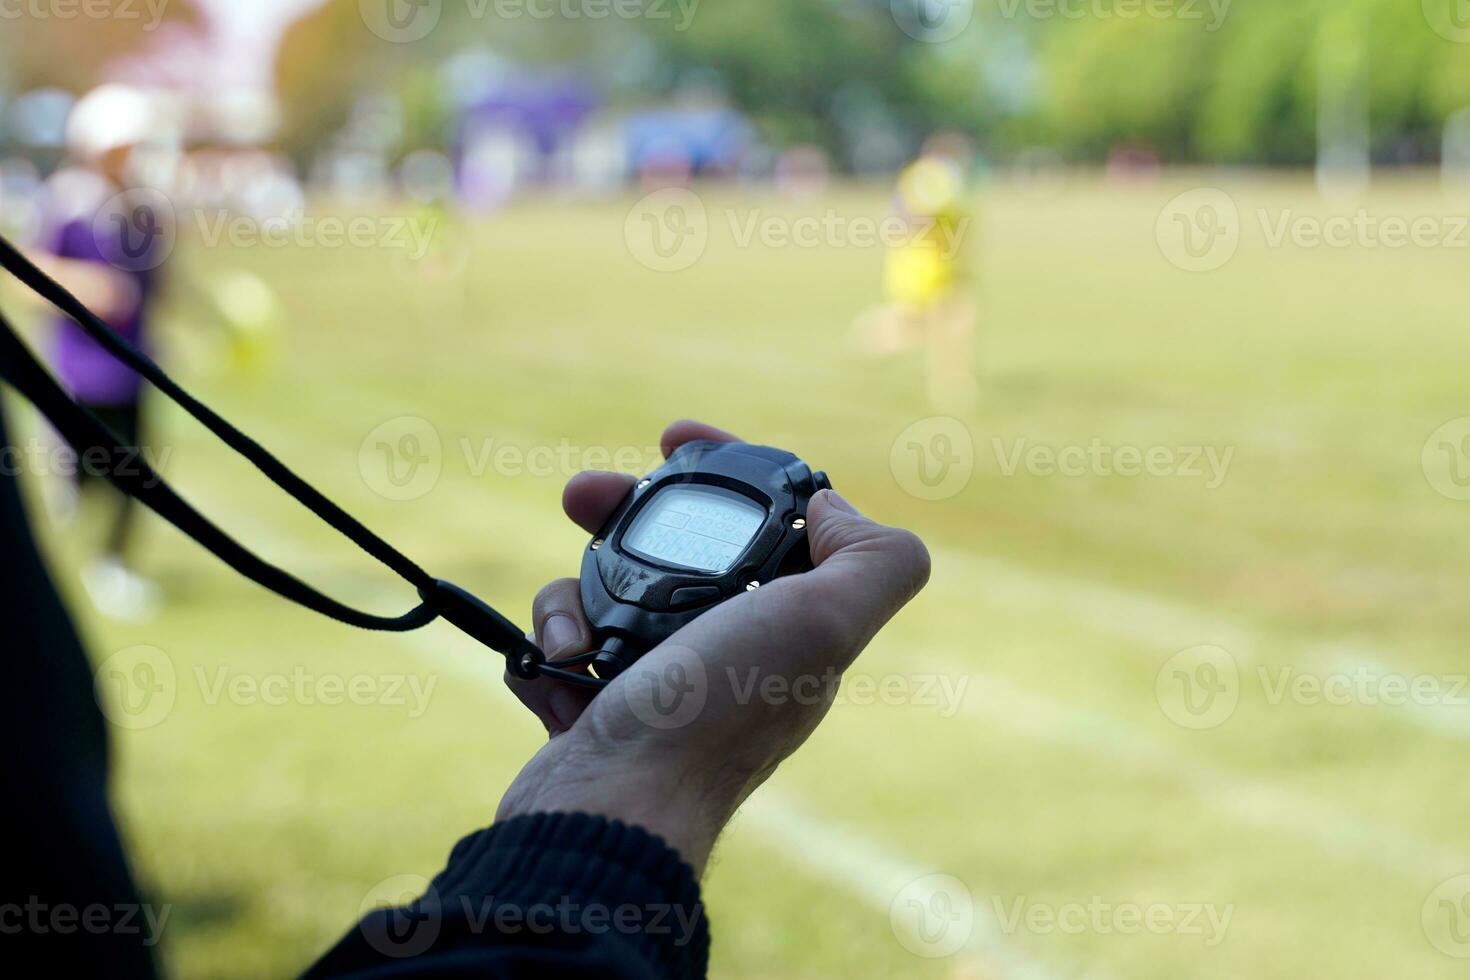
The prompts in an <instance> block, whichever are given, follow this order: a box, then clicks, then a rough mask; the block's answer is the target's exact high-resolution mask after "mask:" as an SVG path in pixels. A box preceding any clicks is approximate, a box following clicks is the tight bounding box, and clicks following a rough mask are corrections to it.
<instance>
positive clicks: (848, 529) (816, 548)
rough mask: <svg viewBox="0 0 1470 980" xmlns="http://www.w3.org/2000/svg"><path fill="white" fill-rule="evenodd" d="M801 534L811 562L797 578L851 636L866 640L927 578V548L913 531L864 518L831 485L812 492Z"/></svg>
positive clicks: (860, 641)
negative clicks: (804, 531) (852, 632)
mask: <svg viewBox="0 0 1470 980" xmlns="http://www.w3.org/2000/svg"><path fill="white" fill-rule="evenodd" d="M807 535H808V541H809V543H810V546H811V554H812V564H813V565H814V566H816V567H815V568H814V570H813V571H811V572H808V573H807V574H806V575H803V576H800V578H801V579H803V580H804V585H805V586H806V588H807V589H809V590H811V591H810V592H809V593H808V595H809V596H811V597H813V598H817V599H819V601H820V603H821V605H823V606H826V607H827V610H828V611H830V612H833V613H836V614H838V615H839V617H840V618H842V619H844V620H846V621H847V622H848V623H849V624H850V626H851V627H852V628H853V629H854V630H855V631H856V633H857V634H858V636H855V637H853V639H854V640H855V641H856V642H859V643H866V642H867V640H868V639H869V638H870V637H871V636H872V635H873V634H874V633H876V632H877V631H878V629H879V628H880V627H882V625H883V624H884V623H886V622H887V621H888V620H889V619H890V618H892V616H893V614H894V613H896V612H898V610H899V609H900V608H902V607H903V605H904V604H905V603H906V602H908V601H909V600H910V599H912V598H913V597H914V596H915V595H917V594H918V592H919V590H920V589H922V588H923V587H924V583H926V582H927V581H929V550H928V549H927V548H925V547H924V542H922V541H920V540H919V538H918V536H917V535H915V534H914V533H913V532H912V531H906V530H904V529H903V528H897V527H886V526H884V525H882V524H878V523H876V522H874V521H871V520H869V519H868V518H866V517H864V516H863V515H862V514H861V513H859V512H858V510H857V508H856V507H854V506H853V505H852V504H850V503H848V502H847V501H846V500H844V499H843V498H842V497H841V496H840V495H839V494H837V493H836V492H835V491H832V490H823V491H821V492H819V493H817V494H816V496H814V497H812V499H811V502H810V503H809V504H808V505H807ZM859 637H860V638H859Z"/></svg>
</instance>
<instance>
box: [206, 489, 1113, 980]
mask: <svg viewBox="0 0 1470 980" xmlns="http://www.w3.org/2000/svg"><path fill="white" fill-rule="evenodd" d="M230 524H231V526H233V527H237V528H248V529H249V532H248V533H249V534H250V536H251V539H252V540H255V541H260V542H263V543H264V544H266V545H267V547H268V548H269V550H270V551H271V552H272V553H274V554H276V555H279V556H281V558H282V560H287V561H290V562H292V563H293V564H296V563H301V564H310V563H311V562H312V560H313V559H312V556H311V555H309V554H307V553H306V552H305V551H303V550H302V549H300V548H299V547H297V546H296V545H295V544H294V543H291V542H288V541H285V540H284V539H281V538H279V537H277V536H276V535H275V534H274V533H273V532H270V531H268V530H265V529H262V528H259V527H252V526H251V525H252V522H251V521H249V520H246V519H243V518H240V517H237V516H235V515H230ZM386 635H387V636H388V637H389V638H391V639H393V640H396V641H398V642H400V643H402V644H404V645H406V646H407V647H409V648H410V649H412V650H413V652H414V653H415V654H417V655H419V656H423V657H426V658H428V659H430V660H433V661H435V662H437V663H438V664H440V665H441V666H442V668H443V669H445V670H447V671H449V672H452V673H454V674H456V675H458V676H460V677H462V678H464V679H465V680H468V681H470V682H472V683H474V684H476V685H478V686H480V687H482V688H484V689H486V690H487V691H488V692H489V693H490V694H491V695H492V696H493V697H494V698H495V699H496V700H498V701H502V702H506V703H507V706H510V705H515V706H516V707H519V704H520V702H519V701H518V700H517V699H516V697H515V695H513V694H512V693H511V692H510V691H509V690H508V689H507V688H506V686H505V684H504V681H503V679H502V674H503V671H504V662H503V661H502V660H501V659H500V657H499V655H498V654H494V653H493V652H492V651H489V650H487V649H486V648H485V647H483V646H481V645H480V644H479V643H477V642H475V641H474V640H471V639H470V638H469V637H467V636H465V635H464V634H463V633H460V632H459V631H458V630H457V629H455V628H454V627H452V626H450V625H448V624H445V623H440V622H435V623H431V624H430V625H428V626H426V627H423V628H422V629H419V630H415V631H413V632H408V633H390V634H386ZM737 821H738V822H740V823H746V822H748V823H750V824H752V825H753V828H752V829H754V830H755V831H756V836H757V838H758V839H759V840H760V841H761V842H762V843H763V844H764V846H766V847H767V848H770V849H772V850H776V851H780V852H781V853H783V854H785V855H787V856H788V857H790V858H792V859H794V860H798V861H800V862H801V863H802V864H803V865H804V866H805V867H806V869H807V871H808V872H809V873H810V874H811V875H812V876H813V877H824V878H827V879H829V880H834V881H836V882H838V883H839V884H840V885H842V886H844V887H845V888H847V889H848V890H849V891H850V892H852V893H853V894H854V895H855V896H856V897H857V898H860V899H862V900H863V901H865V902H866V903H867V904H868V905H869V906H871V907H872V908H873V909H875V910H877V911H880V912H882V913H883V914H884V915H885V916H886V915H887V914H888V912H889V908H890V906H891V904H892V903H893V901H894V899H895V898H896V897H897V896H898V894H899V892H900V891H902V890H903V888H904V886H905V885H907V884H909V883H910V882H912V881H915V880H916V879H919V878H922V877H924V876H925V875H929V874H934V873H937V872H936V871H935V870H934V869H931V868H926V867H925V866H923V865H921V864H918V863H916V862H914V861H912V860H910V859H908V858H906V857H903V856H901V855H898V854H896V853H895V852H894V851H893V850H892V849H891V848H888V847H886V846H884V845H882V844H879V843H878V842H876V841H873V840H871V839H869V838H866V837H863V836H861V835H860V834H858V833H857V832H856V831H855V830H852V829H850V828H842V827H839V826H837V825H835V824H832V823H830V822H825V821H818V820H815V819H813V818H811V817H808V816H806V815H805V814H803V813H801V812H800V811H798V810H797V809H796V808H795V807H794V806H793V805H792V804H791V803H790V802H789V801H787V800H785V799H782V798H779V797H777V796H776V794H775V792H774V791H769V792H758V793H757V794H756V795H755V796H753V797H752V798H751V799H750V800H748V801H746V803H745V805H744V806H742V807H741V809H740V816H739V817H738V818H737ZM1000 933H1001V930H1000V924H999V922H998V921H997V920H996V919H995V918H994V916H993V913H992V912H991V910H990V909H989V908H988V907H982V906H981V905H979V904H978V903H977V904H976V906H975V928H974V930H973V932H972V934H971V937H970V940H969V943H968V944H967V946H966V949H965V950H964V953H965V960H964V961H963V966H964V967H971V966H974V967H975V968H976V969H975V970H972V971H969V972H965V973H963V975H972V974H973V975H977V976H985V977H997V978H1001V977H1004V978H1008V980H1059V977H1058V975H1055V974H1052V973H1049V972H1047V971H1046V970H1045V969H1044V968H1043V967H1042V966H1041V965H1040V964H1038V963H1035V962H1033V961H1030V960H1027V959H1026V958H1024V957H1022V956H1021V955H1019V954H1018V953H1015V952H1014V951H1012V950H1010V949H1008V948H1007V947H1006V945H1005V944H1004V942H1003V941H1002V939H1001V938H1000ZM895 942H896V940H895ZM1065 976H1066V977H1069V978H1075V980H1106V978H1105V975H1103V974H1100V973H1098V972H1095V971H1092V972H1088V973H1086V974H1080V973H1068V974H1065Z"/></svg>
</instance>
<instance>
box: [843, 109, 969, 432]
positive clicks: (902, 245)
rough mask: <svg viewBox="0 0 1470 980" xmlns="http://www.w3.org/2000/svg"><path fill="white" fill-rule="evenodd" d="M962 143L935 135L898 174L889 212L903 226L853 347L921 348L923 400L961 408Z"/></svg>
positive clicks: (965, 308) (869, 351) (965, 353)
mask: <svg viewBox="0 0 1470 980" xmlns="http://www.w3.org/2000/svg"><path fill="white" fill-rule="evenodd" d="M969 156H970V154H969V147H968V143H967V141H966V140H965V139H964V137H962V136H958V135H952V134H939V135H937V136H935V137H933V138H931V139H930V140H929V141H928V142H927V143H926V144H925V146H924V149H923V151H922V153H921V154H920V156H919V158H918V159H917V160H915V161H914V162H913V163H911V164H909V165H908V166H907V167H905V168H904V170H903V172H902V173H901V174H899V177H898V184H897V187H896V188H895V192H894V204H893V211H894V214H895V215H897V216H898V217H900V218H901V219H903V221H904V222H905V223H906V224H907V227H908V231H907V234H905V235H904V236H903V237H902V238H901V240H898V241H894V242H890V244H889V248H888V253H887V256H886V258H885V261H884V268H883V292H884V297H885V300H886V302H885V303H884V305H882V306H879V307H877V308H876V309H872V310H869V311H867V312H865V313H863V314H862V315H861V316H859V317H858V319H857V320H856V322H855V323H854V324H853V329H852V337H853V344H854V346H855V347H856V348H857V350H858V351H859V352H860V353H862V354H864V355H867V356H870V357H887V356H891V355H894V354H898V353H901V352H903V351H908V350H912V349H914V348H916V347H918V348H922V349H923V351H924V355H925V359H926V362H927V363H926V367H927V377H928V380H927V389H928V398H929V403H930V405H931V406H932V407H933V408H934V409H935V410H936V411H941V412H951V413H963V412H966V411H968V410H969V409H970V408H972V407H973V406H974V404H975V397H976V381H975V363H974V360H975V330H976V325H975V319H976V317H975V298H974V295H973V293H972V291H971V289H970V285H969V281H968V277H967V276H966V274H965V263H964V256H965V251H966V250H965V248H964V244H965V241H966V237H967V235H968V233H969V231H970V230H971V223H972V217H971V215H970V212H969V209H968V207H967V204H966V200H965V197H966V193H967V186H966V170H967V168H968V160H969Z"/></svg>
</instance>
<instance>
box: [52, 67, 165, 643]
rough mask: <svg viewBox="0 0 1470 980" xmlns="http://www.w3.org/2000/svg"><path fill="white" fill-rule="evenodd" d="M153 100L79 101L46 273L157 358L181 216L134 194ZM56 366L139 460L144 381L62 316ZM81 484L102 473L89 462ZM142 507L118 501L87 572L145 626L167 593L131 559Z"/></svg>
mask: <svg viewBox="0 0 1470 980" xmlns="http://www.w3.org/2000/svg"><path fill="white" fill-rule="evenodd" d="M161 118H162V117H161V114H160V113H159V111H158V108H157V105H156V103H155V102H154V101H153V100H152V99H151V98H150V97H149V96H148V95H147V94H146V93H144V92H141V91H139V90H137V89H133V88H129V87H126V86H121V85H104V86H102V87H100V88H98V89H95V90H93V91H92V92H90V93H88V94H87V95H86V96H84V97H83V98H81V99H80V100H79V101H78V102H77V104H76V106H75V108H74V109H73V110H72V114H71V117H70V118H69V119H68V122H67V143H68V149H69V153H70V158H71V159H70V163H71V165H70V166H68V167H67V168H65V169H64V170H62V171H59V172H58V173H57V174H55V175H54V176H53V177H52V178H51V179H50V180H49V181H48V182H47V193H46V195H45V197H46V203H45V212H46V213H45V221H44V231H43V238H42V245H43V248H44V254H41V255H38V256H37V264H38V265H41V267H42V268H43V269H44V270H45V271H46V272H47V274H48V275H50V276H51V277H52V278H54V279H56V280H57V281H58V282H59V283H61V284H62V285H63V286H65V287H66V288H67V289H69V290H70V291H71V292H72V293H74V294H75V295H76V296H77V298H78V299H80V300H81V301H82V302H83V303H84V304H85V305H86V306H87V307H88V308H90V309H91V310H92V311H93V312H95V313H96V314H97V315H98V316H99V317H101V318H102V319H103V320H104V321H106V322H107V324H108V326H110V327H111V328H112V329H113V330H115V331H116V332H117V333H119V334H120V335H122V336H123V337H124V338H126V339H127V340H128V341H129V342H131V343H132V344H133V345H134V346H137V347H140V348H142V349H143V350H144V351H148V348H149V337H148V329H149V322H150V313H151V307H152V305H153V303H154V301H155V299H156V297H157V295H158V286H159V279H160V277H159V266H161V265H162V263H163V261H164V259H165V258H166V257H167V254H168V251H169V249H170V248H171V246H172V243H173V228H172V227H171V224H168V223H170V222H172V220H173V216H172V213H171V209H169V208H168V207H167V206H166V202H163V203H162V204H161V203H160V202H162V198H161V196H160V195H158V194H157V192H155V191H151V190H147V189H137V188H133V187H132V186H131V185H132V183H133V181H132V177H133V171H134V167H133V164H134V161H135V154H136V151H137V149H138V148H139V147H140V146H143V145H145V144H147V143H148V142H149V141H150V140H152V139H154V138H155V137H156V136H158V135H159V134H160V133H161V131H162V126H161ZM53 327H54V329H53V332H52V338H53V341H52V347H51V361H52V366H53V368H54V370H55V371H56V373H57V376H58V377H59V378H60V380H61V382H62V384H63V385H64V386H65V387H66V389H67V390H68V391H70V392H71V394H72V396H73V397H75V398H76V400H77V401H78V402H80V403H81V404H82V405H84V406H86V407H87V408H88V409H89V410H90V411H92V412H93V414H95V415H97V417H98V418H100V419H101V420H102V422H103V423H104V424H106V425H107V426H108V428H110V429H112V431H113V432H115V433H116V434H117V435H118V436H120V437H121V439H122V441H123V443H124V445H127V446H129V447H133V448H134V449H137V450H138V451H139V452H141V449H140V448H139V447H141V445H142V429H143V425H142V401H141V395H142V379H141V378H140V377H139V376H138V375H137V374H136V373H135V372H134V371H133V370H132V369H131V368H128V367H126V366H125V365H123V364H122V363H120V362H119V361H118V360H117V359H116V358H114V357H113V356H112V355H111V354H109V353H108V352H107V351H105V350H104V349H102V348H101V347H100V346H99V345H98V344H97V343H96V342H95V341H93V340H92V339H91V338H90V337H88V336H87V334H86V333H85V332H84V331H83V330H82V329H81V327H79V326H77V324H75V323H74V322H72V320H71V319H70V318H68V317H65V316H60V315H58V316H57V317H56V318H55V320H54V324H53ZM75 472H76V474H77V486H81V485H82V484H85V483H87V482H89V481H92V480H93V479H94V478H96V477H100V476H102V474H100V473H95V472H93V471H91V470H90V469H89V468H88V461H87V459H86V458H85V456H82V457H80V458H79V459H78V460H77V465H76V467H75ZM136 521H137V504H136V502H135V501H134V500H133V499H132V498H131V497H127V496H124V495H122V494H117V495H116V497H115V502H114V511H113V516H112V520H111V524H110V526H109V529H108V531H107V536H106V540H105V542H104V551H103V554H102V556H101V557H100V558H99V559H98V560H97V561H95V562H92V563H91V564H89V565H88V566H87V567H86V569H85V570H84V572H83V583H84V584H85V585H86V588H87V591H88V593H89V594H90V595H91V597H92V600H93V603H94V604H95V605H96V606H97V608H98V609H99V610H100V611H101V612H103V613H104V614H106V615H109V616H112V617H114V618H119V619H131V620H137V619H143V618H146V617H147V616H148V615H149V614H150V613H151V612H152V610H153V608H154V607H155V606H156V605H157V602H158V590H157V587H156V586H154V585H153V583H151V582H149V581H148V580H147V579H145V578H144V577H143V576H142V575H140V574H139V573H138V572H137V570H136V569H135V568H134V566H133V564H132V562H131V560H130V553H131V544H132V541H133V537H134V527H135V524H136Z"/></svg>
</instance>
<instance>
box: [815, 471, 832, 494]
mask: <svg viewBox="0 0 1470 980" xmlns="http://www.w3.org/2000/svg"><path fill="white" fill-rule="evenodd" d="M812 483H813V484H815V485H816V488H817V489H818V490H831V489H832V481H831V480H829V479H827V474H826V472H825V471H824V470H817V471H816V472H815V473H813V474H812Z"/></svg>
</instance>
